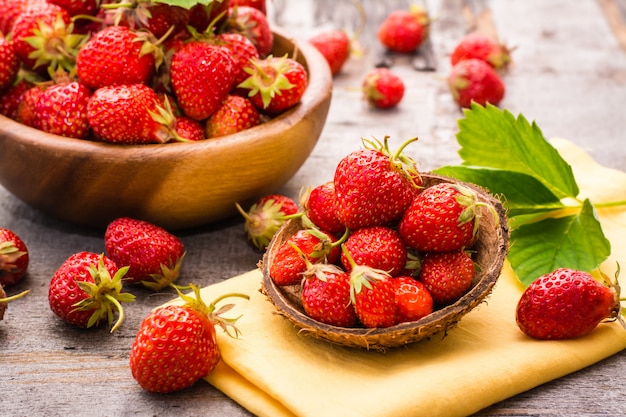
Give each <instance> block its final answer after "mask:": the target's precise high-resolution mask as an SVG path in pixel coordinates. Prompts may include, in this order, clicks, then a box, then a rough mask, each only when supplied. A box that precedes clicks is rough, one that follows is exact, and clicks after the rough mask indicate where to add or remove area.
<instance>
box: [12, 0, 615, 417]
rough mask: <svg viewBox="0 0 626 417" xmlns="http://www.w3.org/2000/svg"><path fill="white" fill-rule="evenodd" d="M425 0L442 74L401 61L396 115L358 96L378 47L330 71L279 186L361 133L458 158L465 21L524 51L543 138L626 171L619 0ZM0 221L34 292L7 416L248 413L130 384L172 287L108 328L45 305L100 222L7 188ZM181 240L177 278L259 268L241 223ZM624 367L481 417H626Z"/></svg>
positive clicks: (530, 107)
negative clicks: (320, 103)
mask: <svg viewBox="0 0 626 417" xmlns="http://www.w3.org/2000/svg"><path fill="white" fill-rule="evenodd" d="M374 1H375V0H371V1H370V0H364V2H365V3H367V4H368V7H378V5H379V2H378V0H376V1H375V2H374ZM319 2H320V3H323V2H322V1H321V0H320V1H319ZM283 3H285V4H286V5H287V9H285V10H291V7H294V4H295V3H298V4H299V5H303V4H305V2H303V0H286V1H285V0H283V1H280V0H275V3H274V4H275V5H276V6H277V7H278V6H280V7H283ZM333 3H335V4H337V3H340V0H335V1H334V2H333ZM375 3H376V4H375ZM381 3H382V2H381ZM427 4H428V7H429V10H430V12H431V13H432V14H433V15H434V16H435V17H436V18H437V20H436V21H435V23H434V24H433V27H432V51H433V53H434V56H435V57H436V64H437V65H436V68H437V70H436V71H434V72H423V71H416V70H415V69H413V67H412V65H411V61H412V60H411V59H407V58H397V59H395V60H393V68H394V69H395V70H396V71H397V72H398V73H399V74H401V76H403V78H404V79H405V82H406V84H407V94H406V97H405V99H404V101H403V102H402V104H401V105H400V107H399V108H398V109H396V110H392V111H387V112H382V111H373V110H371V109H368V108H367V106H365V105H364V103H362V102H361V101H360V94H359V92H358V87H359V85H360V81H361V79H362V76H363V75H364V74H365V72H366V71H367V70H369V69H370V68H371V66H372V65H373V62H374V61H375V59H374V56H377V54H379V53H380V51H379V50H377V49H376V48H374V49H373V50H372V51H371V53H370V54H369V55H366V56H365V57H364V58H362V59H360V60H353V61H351V62H350V63H349V64H348V65H347V67H346V68H345V71H344V72H343V73H342V74H340V75H338V76H337V77H336V79H335V81H336V83H335V90H334V97H333V102H332V104H331V110H330V114H329V117H328V122H327V124H326V126H325V128H324V131H323V132H322V136H321V138H320V140H319V142H318V145H317V147H316V149H315V150H314V152H313V154H312V155H311V157H310V159H309V160H308V161H307V163H306V164H305V165H304V166H303V167H302V169H301V170H300V171H299V172H298V173H297V174H296V175H295V176H294V177H293V179H292V180H291V181H290V182H289V183H288V184H287V185H286V186H285V187H284V188H283V189H282V190H281V191H283V192H285V193H287V194H290V195H292V196H293V197H297V195H298V192H299V190H300V188H301V187H303V186H306V185H316V184H319V183H321V182H322V181H325V180H328V179H330V178H332V174H333V170H334V166H335V165H336V163H337V162H338V161H339V159H340V158H341V157H342V156H343V155H345V154H346V153H347V152H349V151H351V150H353V149H355V148H356V147H358V146H359V144H360V138H361V137H362V136H366V137H370V136H376V137H383V136H384V135H390V136H391V137H392V139H393V141H395V143H399V142H401V141H403V140H404V139H407V138H409V137H413V136H415V135H417V136H419V137H420V141H419V142H418V144H417V145H415V146H413V147H412V148H411V152H412V153H413V156H414V157H415V158H416V159H418V160H419V161H420V164H421V165H420V166H421V168H422V169H423V170H428V169H431V168H435V167H438V166H441V165H444V164H448V163H455V162H457V155H456V149H457V144H456V141H455V138H454V134H455V132H456V130H457V128H456V121H457V119H458V118H459V117H460V116H461V113H460V112H459V110H458V109H457V108H456V106H455V105H454V104H453V103H452V101H451V98H450V95H449V94H448V92H447V90H446V87H445V84H444V82H443V77H444V76H445V74H446V72H447V70H448V68H449V66H448V63H447V54H449V52H450V51H451V49H452V47H453V46H454V43H455V42H456V41H457V40H458V39H459V38H460V36H461V35H462V34H463V33H464V32H465V31H466V30H468V22H470V21H474V22H475V23H478V24H479V25H481V27H483V28H489V27H490V26H491V28H492V29H495V32H496V33H497V34H498V36H499V37H500V39H501V40H502V41H504V42H506V43H507V44H509V45H511V46H515V47H516V49H515V51H514V60H515V64H514V65H513V66H512V67H511V70H510V72H509V73H508V74H507V75H506V78H505V83H506V86H507V88H508V90H507V95H506V97H505V100H504V101H503V102H502V104H501V106H502V107H505V108H507V109H509V110H510V111H511V112H513V113H514V114H518V113H523V114H524V115H525V116H526V118H528V119H529V120H535V121H536V122H537V123H538V125H539V126H540V127H541V129H542V130H543V132H544V134H545V135H546V136H547V137H555V136H559V137H565V138H568V139H570V140H572V141H574V142H575V143H577V144H578V145H580V146H582V147H583V148H585V149H586V150H587V151H588V152H590V154H591V155H592V156H593V157H594V158H595V159H596V160H598V161H599V162H601V163H603V164H605V165H607V166H610V167H613V168H617V169H624V168H625V166H626V148H625V147H624V145H623V142H624V140H626V137H625V132H626V117H624V116H625V113H624V103H626V57H625V55H624V51H623V50H622V49H621V45H623V43H620V42H621V41H620V39H622V40H623V36H622V35H620V29H621V27H620V25H623V23H624V15H623V14H621V13H623V11H624V5H623V2H622V1H620V0H579V1H576V2H572V1H567V0H552V1H549V2H547V1H542V0H507V1H491V2H489V1H484V2H481V1H471V2H469V1H468V2H466V3H465V7H464V3H463V2H462V1H460V0H458V1H457V0H437V1H429V2H428V3H427ZM484 5H487V6H488V7H489V9H488V11H487V13H478V14H477V12H479V11H480V10H479V9H480V7H481V6H484ZM298 7H299V6H298ZM605 11H610V13H609V14H608V15H607V14H606V13H605ZM296 15H297V14H296ZM285 16H287V14H286V15H285ZM285 16H284V17H285ZM472 16H473V18H474V20H472ZM485 21H487V24H486V25H485ZM285 23H286V25H287V26H289V22H285ZM371 24H372V23H371V21H370V23H369V25H371ZM293 26H294V27H293V29H294V33H296V32H297V33H298V34H299V35H301V36H304V35H305V32H306V30H305V29H306V27H305V26H302V25H300V24H295V25H293ZM621 33H622V34H623V32H621ZM0 151H1V150H0ZM270 168H271V167H268V169H270ZM33 169H36V167H33ZM0 226H2V227H8V228H11V229H13V230H14V231H16V232H17V233H18V234H19V235H20V236H22V238H23V239H24V240H25V241H26V242H27V245H28V247H29V249H30V253H31V264H30V269H29V272H28V275H27V277H26V278H25V280H24V281H23V282H22V283H21V284H19V285H18V286H17V287H13V288H10V289H9V293H11V294H12V293H17V292H18V291H21V290H24V289H26V288H30V289H31V293H30V294H29V295H28V296H27V297H26V298H24V299H22V300H18V301H15V302H13V303H12V304H11V305H10V306H9V309H8V312H7V314H6V317H5V320H4V321H3V322H0V387H1V389H2V395H0V415H7V416H39V415H41V416H44V415H45V416H61V415H63V416H65V415H92V416H116V415H135V416H168V415H174V414H176V415H180V416H196V415H204V416H249V415H250V414H249V413H248V412H247V411H246V410H244V409H243V408H241V407H240V406H239V405H238V404H237V403H235V402H233V401H232V400H230V399H229V398H228V397H226V396H225V395H224V394H222V393H221V392H219V391H218V390H216V389H214V388H213V387H212V386H210V385H209V384H207V383H204V382H199V383H198V384H196V385H195V386H193V387H192V388H190V389H188V390H185V391H182V392H178V393H175V394H172V395H152V394H149V393H147V392H144V391H143V390H142V389H141V388H140V387H139V386H138V385H137V384H136V383H135V381H134V380H133V379H132V377H131V375H130V371H129V368H128V356H129V350H130V346H131V344H132V341H133V338H134V336H135V332H136V329H137V327H138V325H139V323H140V321H141V319H142V318H143V317H144V316H145V314H147V312H148V311H149V310H150V309H151V308H153V307H155V306H157V305H160V304H162V303H163V302H165V301H167V300H169V299H171V298H172V294H171V293H168V292H165V293H159V294H153V293H150V292H148V291H142V290H136V291H135V292H136V294H137V301H136V302H135V303H133V304H130V305H128V306H127V307H126V314H127V318H126V321H125V322H124V324H123V325H122V327H121V328H120V329H119V330H118V331H117V332H116V333H114V334H109V332H108V330H107V329H106V328H102V329H98V330H90V331H84V330H76V329H73V328H71V327H70V326H68V325H66V324H64V323H62V322H61V321H60V320H58V319H57V318H56V317H55V316H54V315H53V314H52V313H51V311H50V309H49V307H48V302H47V286H48V283H49V280H50V277H51V276H52V274H53V272H54V270H55V269H56V268H57V267H58V266H59V265H60V264H61V263H62V262H63V260H65V259H66V258H67V257H68V256H69V255H71V254H73V253H75V252H78V251H81V250H89V251H95V252H102V251H103V249H104V246H103V241H102V235H103V232H102V231H101V230H94V229H87V228H80V227H75V226H73V225H71V224H68V223H65V222H61V221H58V220H56V219H53V218H50V217H47V216H45V215H42V214H41V213H39V212H37V211H35V210H33V209H31V208H30V207H28V206H26V205H25V204H23V203H22V202H20V201H19V200H17V199H16V198H15V197H13V196H12V195H10V194H9V193H8V192H7V191H6V190H4V189H3V188H1V187H0ZM178 235H179V236H180V237H181V239H182V241H183V243H184V244H185V246H186V248H187V250H188V255H187V258H186V260H185V264H184V266H183V270H182V278H181V281H183V282H190V281H193V282H195V283H197V284H200V285H208V284H211V283H214V282H219V281H222V280H225V279H227V278H229V277H231V276H234V275H236V274H239V273H242V272H245V271H248V270H250V269H253V268H255V265H256V263H257V261H258V260H259V258H260V256H261V254H260V253H259V252H257V251H256V250H254V249H253V248H251V247H250V246H249V245H248V244H247V243H246V241H245V236H244V232H243V226H242V222H241V219H239V218H233V219H232V220H229V221H225V222H222V223H220V224H215V225H209V226H206V227H202V228H196V229H194V230H187V231H183V232H180V233H178ZM623 375H626V352H621V353H619V354H616V355H614V356H613V357H610V358H608V359H606V360H604V361H601V362H600V363H598V364H596V365H593V366H591V367H589V368H586V369H584V370H581V371H579V372H576V373H574V374H571V375H569V376H566V377H563V378H560V379H558V380H556V381H553V382H550V383H547V384H545V385H543V386H540V387H537V388H535V389H532V390H530V391H528V392H525V393H523V394H520V395H518V396H516V397H514V398H510V399H508V400H506V401H503V402H501V403H498V404H495V405H493V406H491V407H489V408H488V409H485V410H483V411H481V412H480V413H478V414H477V415H480V416H573V415H576V416H618V415H626V401H625V400H624V399H623V398H622V396H621V392H622V391H623V390H624V389H625V388H626V385H625V383H624V382H623V381H624V378H623ZM476 377H477V378H480V376H479V375H477V376H476Z"/></svg>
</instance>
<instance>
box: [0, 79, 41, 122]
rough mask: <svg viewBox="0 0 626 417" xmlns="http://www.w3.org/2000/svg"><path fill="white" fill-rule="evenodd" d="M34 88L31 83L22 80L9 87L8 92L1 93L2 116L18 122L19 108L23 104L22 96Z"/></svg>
mask: <svg viewBox="0 0 626 417" xmlns="http://www.w3.org/2000/svg"><path fill="white" fill-rule="evenodd" d="M33 86H34V85H33V84H32V83H31V82H29V81H27V80H25V79H22V80H20V81H18V82H17V83H16V84H15V85H13V86H11V87H9V88H8V89H7V90H6V91H4V92H2V93H0V114H2V115H3V116H6V117H8V118H9V119H13V120H17V113H18V108H19V105H20V103H21V102H22V96H23V95H24V93H25V92H26V91H28V90H30V89H31V88H32V87H33Z"/></svg>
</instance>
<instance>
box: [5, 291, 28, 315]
mask: <svg viewBox="0 0 626 417" xmlns="http://www.w3.org/2000/svg"><path fill="white" fill-rule="evenodd" d="M29 292H30V290H25V291H22V292H21V293H19V294H16V295H12V296H10V297H7V293H6V292H5V291H4V288H2V284H0V320H3V319H4V312H5V311H6V309H7V305H8V304H9V302H11V301H13V300H17V299H18V298H21V297H23V296H25V295H26V294H28V293H29Z"/></svg>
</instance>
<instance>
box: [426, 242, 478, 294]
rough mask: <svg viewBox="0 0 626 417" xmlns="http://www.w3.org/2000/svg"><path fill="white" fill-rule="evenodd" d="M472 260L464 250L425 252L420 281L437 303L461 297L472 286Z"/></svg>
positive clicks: (473, 272)
mask: <svg viewBox="0 0 626 417" xmlns="http://www.w3.org/2000/svg"><path fill="white" fill-rule="evenodd" d="M474 275H475V267H474V261H472V258H471V257H470V255H469V254H468V253H467V252H466V251H464V250H461V249H460V250H455V251H452V252H427V253H426V254H425V255H424V257H423V259H422V269H421V273H420V278H419V279H420V281H421V282H422V283H423V284H424V285H425V286H426V288H427V289H428V291H429V292H430V294H431V296H432V298H433V301H434V302H435V304H438V305H448V304H451V303H453V302H455V301H457V300H458V299H459V298H461V297H462V296H463V295H464V294H465V293H466V292H467V291H468V290H469V289H470V287H471V286H472V281H473V280H474Z"/></svg>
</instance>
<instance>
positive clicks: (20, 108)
mask: <svg viewBox="0 0 626 417" xmlns="http://www.w3.org/2000/svg"><path fill="white" fill-rule="evenodd" d="M45 90H46V86H45V85H43V84H37V85H34V86H32V87H31V88H29V89H28V90H26V91H25V92H24V93H23V94H22V95H21V96H20V102H19V104H18V105H17V111H16V114H15V120H17V121H18V122H20V123H22V124H24V125H26V126H30V127H34V128H36V129H39V128H40V127H41V123H40V122H41V120H39V118H37V115H36V113H35V107H36V106H37V102H38V101H39V97H41V95H42V94H43V92H44V91H45Z"/></svg>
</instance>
